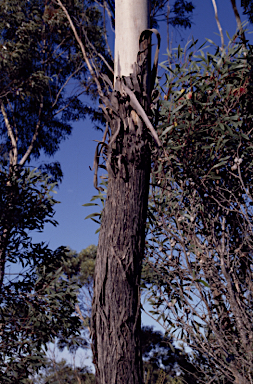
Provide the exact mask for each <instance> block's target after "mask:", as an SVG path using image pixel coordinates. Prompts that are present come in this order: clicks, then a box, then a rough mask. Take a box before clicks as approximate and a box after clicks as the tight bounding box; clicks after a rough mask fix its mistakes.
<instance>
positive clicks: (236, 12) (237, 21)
mask: <svg viewBox="0 0 253 384" xmlns="http://www.w3.org/2000/svg"><path fill="white" fill-rule="evenodd" d="M230 1H231V4H232V8H233V11H234V14H235V20H236V23H237V27H238V29H239V31H240V33H241V36H242V40H243V42H244V43H245V42H246V38H245V34H244V32H243V28H242V21H241V18H240V14H239V12H238V8H237V6H236V0H230Z"/></svg>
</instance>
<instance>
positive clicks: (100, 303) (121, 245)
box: [91, 0, 151, 384]
mask: <svg viewBox="0 0 253 384" xmlns="http://www.w3.org/2000/svg"><path fill="white" fill-rule="evenodd" d="M119 2H120V3H121V5H122V4H123V3H124V1H123V2H122V0H119ZM141 2H142V4H144V1H143V0H141ZM129 3H133V1H132V0H131V1H129ZM137 3H138V4H139V3H140V0H137ZM125 5H127V4H126V2H125ZM128 5H129V4H128ZM135 9H136V8H135ZM133 12H134V8H133ZM117 15H118V10H117V3H116V28H117V25H118V24H117ZM121 16H122V12H121ZM132 16H133V15H132ZM134 17H138V14H136V15H135V16H134ZM126 19H127V20H128V21H127V23H128V24H131V23H130V22H131V18H130V21H129V18H127V17H126ZM121 20H122V18H121ZM122 22H123V21H122ZM147 26H148V25H147V24H146V26H144V25H143V24H142V26H141V29H140V30H139V32H138V40H137V41H139V36H140V33H141V32H142V30H143V29H146V28H147ZM124 34H127V31H126V30H125V31H124ZM116 35H117V29H116ZM119 46H124V39H123V40H122V39H121V42H120V43H119V44H118V45H117V43H116V47H115V57H116V60H115V66H116V67H117V68H115V71H116V73H117V75H119V76H122V75H129V73H127V71H129V70H131V72H133V73H132V74H131V75H130V76H127V77H124V79H123V80H122V78H119V77H118V79H117V80H116V81H115V87H114V88H115V90H114V91H113V92H112V93H111V95H110V96H109V98H105V97H104V98H102V101H103V103H104V105H105V106H106V108H104V111H105V117H106V119H107V121H108V122H109V124H110V127H111V139H110V142H109V145H108V152H107V156H108V160H107V170H108V176H109V177H108V191H107V200H106V204H105V208H104V211H103V217H102V225H101V230H100V236H99V242H98V251H97V260H96V267H95V278H94V297H93V306H92V320H91V335H92V340H93V356H94V363H95V366H96V380H97V383H98V384H142V383H143V374H142V356H141V341H140V333H141V312H140V277H141V266H142V259H143V255H144V245H145V224H146V216H147V205H148V192H149V178H150V163H151V160H150V143H149V141H150V135H149V134H148V132H147V129H146V127H145V125H144V124H143V121H142V119H141V118H140V117H139V116H138V114H137V113H136V111H135V109H134V108H133V106H132V103H131V97H129V95H127V94H126V92H124V85H126V86H127V88H128V90H129V89H130V90H131V91H132V92H133V93H134V95H135V96H136V98H137V100H138V101H139V103H140V104H141V105H142V107H143V108H144V110H146V111H147V109H148V105H149V90H148V81H147V78H148V73H147V71H148V68H149V67H150V66H149V58H150V43H149V39H148V38H147V37H146V38H145V39H144V42H143V44H142V48H141V49H142V51H143V52H142V53H141V54H139V55H138V64H134V63H133V62H132V63H131V62H130V63H128V64H129V65H125V64H126V63H123V61H124V60H123V61H122V56H121V55H120V53H118V47H119ZM137 46H138V47H139V43H138V45H137ZM124 48H126V47H125V46H124ZM135 50H136V49H135ZM138 50H139V48H138ZM137 52H138V51H137ZM137 52H136V55H135V61H137Z"/></svg>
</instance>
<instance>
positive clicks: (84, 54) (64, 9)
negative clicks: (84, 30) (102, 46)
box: [56, 0, 103, 96]
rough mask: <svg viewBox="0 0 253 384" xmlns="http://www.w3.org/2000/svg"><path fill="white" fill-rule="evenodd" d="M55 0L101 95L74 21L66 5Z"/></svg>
mask: <svg viewBox="0 0 253 384" xmlns="http://www.w3.org/2000/svg"><path fill="white" fill-rule="evenodd" d="M56 2H57V4H58V5H59V6H60V7H61V9H62V10H63V12H64V14H65V16H66V18H67V19H68V22H69V24H70V27H71V29H72V31H73V33H74V35H75V38H76V41H77V42H78V44H79V47H80V48H81V51H82V54H83V58H84V61H85V63H86V65H87V67H88V69H89V71H90V74H91V76H92V78H93V79H94V81H95V83H96V85H97V89H98V94H99V95H100V96H103V92H102V88H101V86H100V83H99V81H98V78H97V76H96V74H95V71H94V70H93V68H92V65H91V63H90V60H89V59H88V56H87V54H86V50H85V47H84V45H83V43H82V40H81V39H80V37H79V35H78V33H77V30H76V27H75V26H74V23H73V21H72V19H71V17H70V15H69V13H68V11H67V9H66V7H65V6H64V5H63V4H62V2H61V0H56Z"/></svg>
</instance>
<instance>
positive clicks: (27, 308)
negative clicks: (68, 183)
mask: <svg viewBox="0 0 253 384" xmlns="http://www.w3.org/2000/svg"><path fill="white" fill-rule="evenodd" d="M71 14H72V15H73V17H75V18H76V20H77V22H78V25H79V27H80V31H81V32H82V33H83V34H84V33H85V34H86V35H85V36H87V39H89V42H90V44H93V45H94V46H95V47H96V49H97V50H100V51H101V52H103V53H104V55H105V56H106V52H105V50H104V48H105V43H104V42H103V37H102V29H101V18H100V13H99V11H98V9H97V8H96V7H94V6H93V5H92V3H90V2H85V3H83V2H78V1H75V2H72V8H71ZM81 32H80V33H81ZM0 34H1V44H0V84H1V92H0V107H1V115H0V133H1V163H0V179H1V180H0V183H1V193H0V196H1V200H0V208H1V215H0V217H1V218H0V292H1V296H0V300H1V306H0V309H1V310H0V325H1V334H0V346H1V348H0V366H1V368H0V377H1V378H0V381H2V382H5V383H9V382H10V383H22V382H25V380H26V379H27V377H28V376H29V374H30V373H32V372H33V371H34V370H37V369H39V367H40V366H41V364H42V363H43V358H44V347H45V345H46V344H47V343H48V342H49V341H52V340H53V339H54V338H55V337H59V338H60V339H61V340H62V339H65V340H67V339H68V338H69V337H70V336H71V335H73V334H76V333H77V332H78V328H79V320H78V317H77V316H73V311H74V308H75V303H76V291H77V286H76V285H75V286H74V285H68V282H67V280H66V277H64V276H63V275H62V273H63V269H62V264H63V262H66V259H67V258H68V256H67V255H66V250H65V249H64V248H60V249H57V250H56V251H52V250H50V249H49V248H48V247H47V246H46V245H45V244H43V243H41V244H34V243H33V242H32V239H31V231H33V230H37V231H42V230H43V228H44V225H45V223H46V222H51V223H52V224H56V222H55V221H54V220H53V215H54V209H53V205H54V204H55V201H54V200H53V199H52V196H51V195H52V191H53V188H54V185H52V181H59V180H60V179H61V177H62V173H61V170H60V165H59V164H57V163H56V164H47V165H44V167H43V168H42V170H41V172H38V173H36V172H34V171H31V170H30V169H27V168H25V165H26V164H27V163H31V161H32V160H36V159H37V158H38V157H39V155H40V154H41V153H42V152H44V153H45V154H47V155H53V154H54V153H55V152H56V150H57V149H58V148H59V145H60V142H61V141H62V140H63V139H64V138H66V137H67V136H68V135H69V134H70V133H71V125H70V122H71V121H74V120H76V119H79V118H84V117H85V116H86V114H89V115H90V116H91V117H92V118H93V119H100V117H101V114H100V115H99V114H97V113H96V111H95V109H94V110H92V109H90V108H89V107H88V105H86V104H85V103H83V102H81V100H80V98H79V96H80V95H81V94H89V95H91V97H94V98H95V96H96V94H95V92H94V86H93V83H92V81H89V79H88V73H87V70H86V67H85V65H83V62H82V61H81V56H80V52H79V46H78V44H76V42H75V39H74V38H73V35H72V32H71V29H70V28H69V26H68V25H66V23H65V19H64V15H63V13H62V12H61V11H60V10H59V9H56V8H55V6H54V5H53V3H52V2H48V1H39V0H32V1H28V2H27V1H15V0H9V1H7V0H6V1H3V2H1V4H0ZM96 60H97V65H98V66H99V65H101V68H103V65H104V64H103V61H101V60H100V59H99V57H97V59H96ZM103 70H104V71H106V69H103ZM80 81H81V82H82V85H83V86H85V88H83V87H82V90H80V89H79V90H76V89H74V86H75V85H77V84H79V83H78V82H80ZM67 85H69V86H70V85H71V87H72V90H71V92H70V93H69V94H68V93H67V91H66V86H67ZM47 174H48V175H47ZM17 269H18V270H19V273H16V270H17ZM21 269H22V271H20V270H21ZM9 271H10V273H9ZM13 271H14V274H12V273H13Z"/></svg>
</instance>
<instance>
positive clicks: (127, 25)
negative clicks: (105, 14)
mask: <svg viewBox="0 0 253 384" xmlns="http://www.w3.org/2000/svg"><path fill="white" fill-rule="evenodd" d="M148 20H149V0H116V1H115V50H114V76H115V79H116V77H118V76H119V77H121V76H129V75H130V73H132V72H133V64H134V63H135V62H136V58H137V54H138V52H139V37H140V34H141V32H142V31H143V30H145V29H147V28H148V27H149V23H148Z"/></svg>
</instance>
